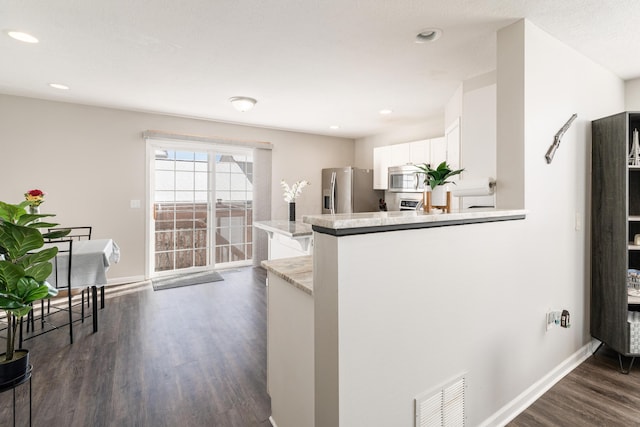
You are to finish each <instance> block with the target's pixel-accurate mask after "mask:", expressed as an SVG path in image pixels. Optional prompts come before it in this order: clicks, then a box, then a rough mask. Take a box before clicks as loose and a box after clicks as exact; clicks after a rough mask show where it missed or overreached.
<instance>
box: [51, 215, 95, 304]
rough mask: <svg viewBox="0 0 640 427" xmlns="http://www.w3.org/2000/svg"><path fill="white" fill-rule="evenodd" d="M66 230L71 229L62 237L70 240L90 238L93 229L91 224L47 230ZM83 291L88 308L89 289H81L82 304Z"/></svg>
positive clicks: (89, 299)
mask: <svg viewBox="0 0 640 427" xmlns="http://www.w3.org/2000/svg"><path fill="white" fill-rule="evenodd" d="M63 230H64V231H66V230H71V231H70V232H69V233H68V234H67V235H66V236H64V237H63V239H65V240H66V239H70V240H76V241H79V240H91V233H92V231H93V227H92V226H82V227H54V228H49V229H48V232H49V233H51V232H55V231H63ZM85 292H86V295H87V309H89V308H90V307H91V302H90V301H91V295H90V292H91V289H90V288H89V287H88V286H87V288H86V289H83V290H82V302H83V304H84V296H85ZM101 295H104V289H101ZM102 304H103V308H104V302H102Z"/></svg>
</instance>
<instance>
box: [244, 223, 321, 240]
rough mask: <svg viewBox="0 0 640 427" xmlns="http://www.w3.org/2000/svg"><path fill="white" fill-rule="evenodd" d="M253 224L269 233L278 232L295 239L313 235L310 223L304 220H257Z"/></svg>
mask: <svg viewBox="0 0 640 427" xmlns="http://www.w3.org/2000/svg"><path fill="white" fill-rule="evenodd" d="M253 226H254V227H256V228H259V229H261V230H264V231H266V232H268V233H278V234H282V235H285V236H287V237H291V238H293V239H296V238H301V237H311V235H312V234H313V231H312V230H311V226H310V225H309V224H305V223H303V222H291V221H285V220H275V221H256V222H254V223H253Z"/></svg>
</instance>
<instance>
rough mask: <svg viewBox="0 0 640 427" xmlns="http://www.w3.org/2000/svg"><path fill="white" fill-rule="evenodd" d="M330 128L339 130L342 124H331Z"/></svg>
mask: <svg viewBox="0 0 640 427" xmlns="http://www.w3.org/2000/svg"><path fill="white" fill-rule="evenodd" d="M329 129H333V130H338V129H340V126H338V125H331V126H329Z"/></svg>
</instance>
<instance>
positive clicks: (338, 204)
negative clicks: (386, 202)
mask: <svg viewBox="0 0 640 427" xmlns="http://www.w3.org/2000/svg"><path fill="white" fill-rule="evenodd" d="M382 198H384V192H383V191H379V190H374V189H373V171H372V170H371V169H358V168H354V167H346V168H331V169H322V213H323V214H334V213H336V214H337V213H354V212H377V211H378V208H379V201H380V199H382Z"/></svg>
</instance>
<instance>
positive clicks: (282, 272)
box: [262, 255, 313, 295]
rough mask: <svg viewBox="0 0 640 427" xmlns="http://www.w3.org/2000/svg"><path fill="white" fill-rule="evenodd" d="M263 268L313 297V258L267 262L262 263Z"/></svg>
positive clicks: (281, 259) (305, 257)
mask: <svg viewBox="0 0 640 427" xmlns="http://www.w3.org/2000/svg"><path fill="white" fill-rule="evenodd" d="M262 266H263V267H264V268H266V269H267V271H269V272H271V273H273V274H275V275H276V276H278V277H280V278H282V279H284V280H285V281H287V282H289V283H291V284H292V285H293V286H295V287H296V288H298V289H300V290H301V291H303V292H306V293H308V294H309V295H313V257H312V256H310V255H308V256H299V257H294V258H280V259H272V260H266V261H262Z"/></svg>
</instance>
